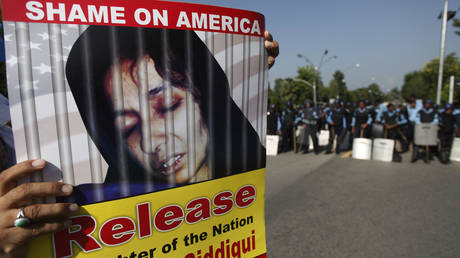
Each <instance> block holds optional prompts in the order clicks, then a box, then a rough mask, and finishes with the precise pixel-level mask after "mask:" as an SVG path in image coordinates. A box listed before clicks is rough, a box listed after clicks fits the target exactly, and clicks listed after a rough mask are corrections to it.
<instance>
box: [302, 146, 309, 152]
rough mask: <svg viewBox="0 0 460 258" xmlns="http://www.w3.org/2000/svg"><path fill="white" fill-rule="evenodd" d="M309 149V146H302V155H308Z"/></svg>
mask: <svg viewBox="0 0 460 258" xmlns="http://www.w3.org/2000/svg"><path fill="white" fill-rule="evenodd" d="M309 148H310V146H307V145H304V146H303V152H302V153H303V154H307V153H308V149H309Z"/></svg>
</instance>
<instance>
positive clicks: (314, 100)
mask: <svg viewBox="0 0 460 258" xmlns="http://www.w3.org/2000/svg"><path fill="white" fill-rule="evenodd" d="M294 81H296V82H301V83H305V84H306V85H308V86H310V87H312V88H313V105H315V108H316V83H314V82H313V85H312V84H311V83H309V82H307V81H306V80H303V79H298V78H296V79H294Z"/></svg>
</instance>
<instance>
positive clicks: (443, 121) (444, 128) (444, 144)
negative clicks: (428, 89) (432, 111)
mask: <svg viewBox="0 0 460 258" xmlns="http://www.w3.org/2000/svg"><path fill="white" fill-rule="evenodd" d="M439 127H440V130H439V140H440V142H441V153H440V155H439V159H440V161H441V162H442V163H448V162H449V156H450V151H451V148H452V141H453V140H454V130H455V116H454V114H453V113H450V114H447V113H446V112H443V113H442V114H441V115H440V116H439Z"/></svg>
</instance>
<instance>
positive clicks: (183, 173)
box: [105, 56, 209, 184]
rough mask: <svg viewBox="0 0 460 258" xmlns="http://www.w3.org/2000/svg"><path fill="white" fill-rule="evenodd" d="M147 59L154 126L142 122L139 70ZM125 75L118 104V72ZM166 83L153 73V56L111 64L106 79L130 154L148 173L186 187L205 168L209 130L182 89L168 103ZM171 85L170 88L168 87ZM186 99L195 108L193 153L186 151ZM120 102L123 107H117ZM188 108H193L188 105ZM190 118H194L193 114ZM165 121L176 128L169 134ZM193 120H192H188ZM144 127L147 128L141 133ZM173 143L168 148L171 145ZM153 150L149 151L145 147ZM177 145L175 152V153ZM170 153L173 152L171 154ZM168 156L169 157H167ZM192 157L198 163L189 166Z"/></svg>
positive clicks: (116, 121) (195, 105)
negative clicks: (173, 180) (172, 179)
mask: <svg viewBox="0 0 460 258" xmlns="http://www.w3.org/2000/svg"><path fill="white" fill-rule="evenodd" d="M142 60H145V61H146V65H147V81H148V89H147V91H148V92H146V94H147V96H148V113H149V114H148V115H149V118H150V121H142V116H141V114H142V113H141V107H140V97H139V93H140V92H139V91H140V88H141V87H140V86H141V85H140V83H139V82H138V78H139V77H138V75H139V68H140V64H141V61H142ZM118 72H121V76H119V77H118V78H120V77H121V85H122V94H123V100H114V99H115V98H114V95H117V94H116V92H115V91H116V86H115V85H116V83H115V81H116V80H115V79H114V78H116V76H113V75H116V73H118ZM165 84H166V83H165V81H164V79H163V78H162V77H161V75H160V74H159V73H158V71H157V70H156V68H155V62H154V60H153V59H152V58H150V57H149V56H146V57H144V58H141V59H139V60H133V59H122V60H121V61H120V64H119V65H112V66H111V67H110V70H109V72H108V73H107V75H106V80H105V90H106V93H107V95H108V97H109V98H110V99H111V100H112V104H113V108H114V110H115V114H116V119H115V124H116V126H117V127H118V128H119V129H121V131H122V132H123V135H124V141H125V142H124V144H125V146H126V147H127V148H128V150H129V152H130V153H131V155H132V156H133V157H134V158H135V159H137V161H138V162H139V163H140V164H143V165H144V167H146V166H148V167H146V170H150V171H156V172H159V173H162V174H163V175H165V176H169V175H171V174H172V173H174V175H175V180H176V183H179V184H180V183H187V182H189V181H190V180H191V179H192V178H194V177H195V176H196V174H197V172H198V171H199V170H200V169H201V165H202V164H204V163H205V159H206V149H207V144H208V140H209V139H208V129H207V126H206V124H205V123H204V121H203V118H202V115H201V110H200V106H199V104H198V103H197V102H196V101H195V100H194V98H193V97H191V96H192V95H191V94H192V93H190V92H188V91H187V89H186V87H185V86H184V85H181V86H180V87H176V86H177V85H173V86H172V87H170V88H169V90H170V91H169V92H170V93H171V94H170V97H169V98H167V96H168V95H167V92H166V91H167V90H168V89H167V88H165ZM170 85H171V84H170ZM187 95H189V98H188V99H189V101H190V100H191V103H193V104H192V105H191V106H193V108H192V109H191V110H190V111H193V113H194V123H193V124H194V129H195V130H194V131H195V136H194V139H190V140H193V141H194V142H195V150H194V151H190V150H188V148H187V146H188V144H187V137H188V135H187V133H188V130H191V128H188V125H187ZM117 101H119V102H117ZM189 105H190V104H189ZM189 116H190V117H191V115H190V114H189ZM167 119H171V120H172V125H173V126H172V128H171V129H169V127H168V130H166V128H167V127H166V121H167ZM189 119H190V118H189ZM144 123H149V124H150V132H144V135H149V136H150V137H149V139H144V137H143V130H145V128H146V126H145V124H144ZM143 128H144V129H143ZM168 143H169V144H168ZM149 145H150V146H151V148H148V147H147V148H146V147H145V146H149ZM171 146H174V148H171ZM167 148H170V149H172V150H167ZM168 153H170V156H168V155H167V154H168ZM190 155H194V156H193V158H192V160H195V162H194V164H189V162H188V160H189V157H191V156H190Z"/></svg>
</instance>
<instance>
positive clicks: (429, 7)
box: [181, 0, 460, 89]
mask: <svg viewBox="0 0 460 258" xmlns="http://www.w3.org/2000/svg"><path fill="white" fill-rule="evenodd" d="M181 1H182V2H193V3H203V4H212V5H219V6H226V7H233V8H240V9H246V10H252V11H258V12H261V13H262V14H264V15H265V17H266V23H267V29H268V30H270V31H271V32H272V34H273V35H274V36H275V38H276V40H278V41H279V43H280V46H281V47H280V51H281V53H280V56H279V58H278V59H277V63H276V65H275V66H274V67H273V68H272V70H271V71H270V75H269V76H270V80H271V81H273V80H274V79H276V78H280V77H281V78H285V77H293V76H295V75H296V71H297V67H299V66H301V65H305V61H303V60H301V59H299V58H297V57H296V54H297V53H302V54H303V55H305V56H307V57H308V58H309V59H310V60H311V61H312V62H313V63H315V64H317V63H319V61H320V58H321V55H322V53H323V52H324V50H325V49H328V50H329V54H328V55H329V56H334V55H337V56H338V59H336V60H331V61H330V62H329V63H327V64H325V65H324V66H323V68H322V71H321V72H322V75H323V79H324V81H325V82H326V83H328V82H329V80H330V79H331V77H332V74H333V72H334V71H335V70H337V69H340V70H345V79H346V81H347V85H348V87H349V88H351V89H353V88H357V87H361V86H364V85H368V84H370V83H372V79H371V78H374V79H375V81H376V82H377V83H379V84H380V85H381V86H382V87H383V88H384V89H390V88H393V87H395V86H398V87H399V86H401V85H402V82H403V79H404V74H406V73H407V72H410V71H413V70H416V69H420V68H422V67H423V65H424V64H425V63H426V62H427V61H429V60H431V59H432V58H435V57H439V54H440V50H439V48H440V42H441V20H438V19H437V16H438V15H439V13H440V11H441V10H442V8H443V6H444V1H443V0H347V1H344V0H285V1H275V0H230V1H217V0H190V1H188V0H187V1H185V0H181ZM459 7H460V0H450V1H449V9H451V10H458V8H459ZM457 18H460V13H458V14H457ZM446 42H447V43H446V53H450V52H457V53H459V54H460V36H457V35H455V34H454V29H453V27H452V21H450V22H449V26H448V29H447V40H446ZM356 63H359V64H360V65H361V66H360V68H358V69H356V68H353V67H354V66H353V65H354V64H356Z"/></svg>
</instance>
